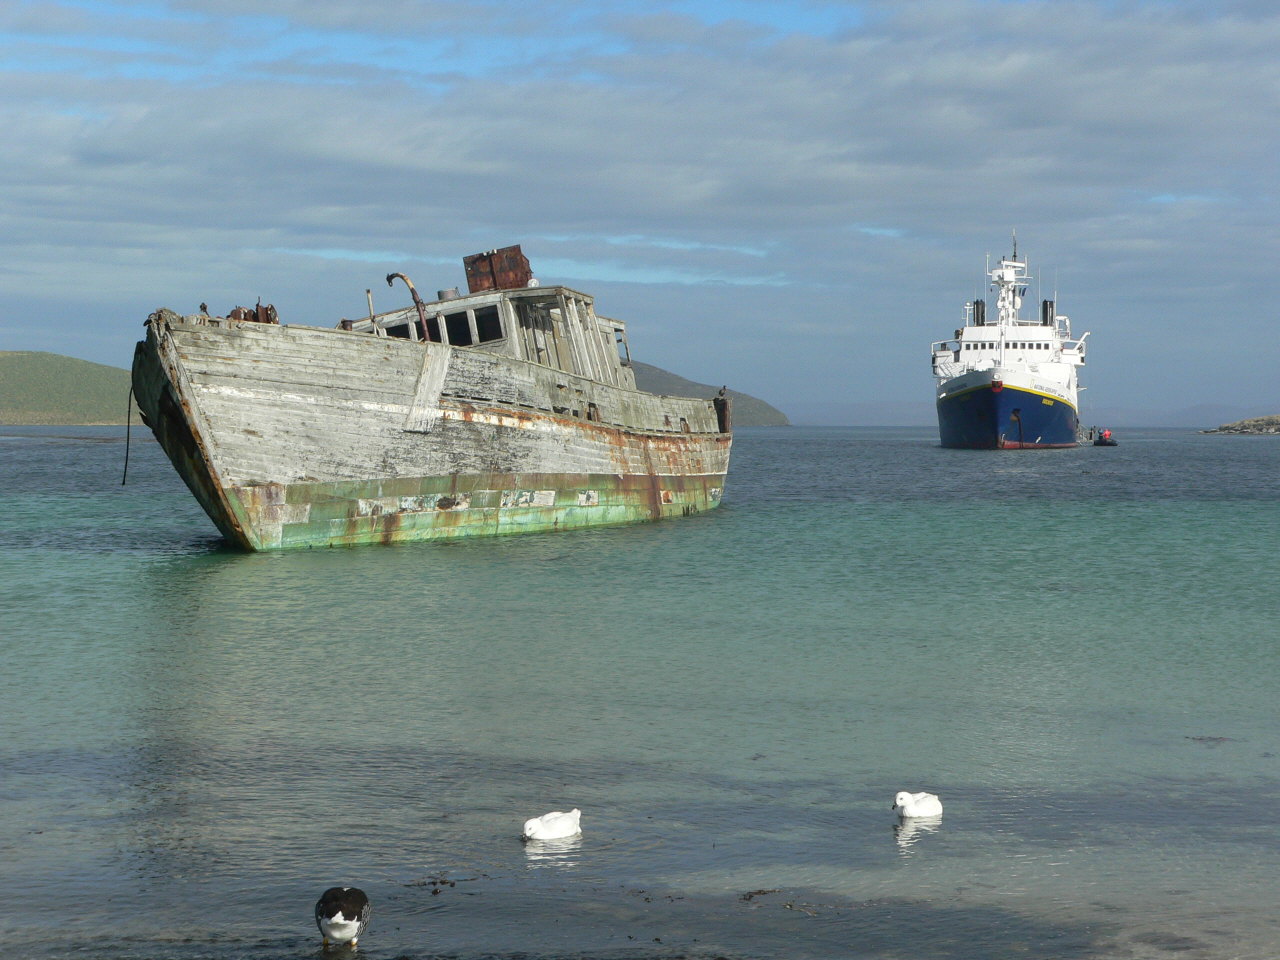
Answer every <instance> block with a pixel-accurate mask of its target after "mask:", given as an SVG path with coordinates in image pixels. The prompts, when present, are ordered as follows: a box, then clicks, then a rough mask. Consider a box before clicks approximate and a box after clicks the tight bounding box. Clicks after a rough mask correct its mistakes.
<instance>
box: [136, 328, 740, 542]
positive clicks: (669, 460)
mask: <svg viewBox="0 0 1280 960" xmlns="http://www.w3.org/2000/svg"><path fill="white" fill-rule="evenodd" d="M190 321H191V318H179V317H177V315H175V314H166V315H160V314H157V315H153V317H152V318H151V319H150V320H149V321H148V334H147V339H146V340H145V341H144V342H142V343H140V344H138V348H137V350H136V352H135V357H134V369H133V383H134V392H135V396H136V398H137V401H138V406H139V409H140V410H141V411H142V413H143V416H144V418H145V420H146V422H147V423H148V425H149V426H150V427H151V428H152V430H153V432H154V433H155V435H156V438H157V440H158V441H159V443H160V445H161V447H162V448H163V449H164V451H165V453H166V454H167V455H168V457H169V459H170V461H171V462H172V463H173V464H174V466H175V468H176V469H177V471H178V473H179V475H181V476H182V478H183V480H184V481H185V482H186V484H187V486H188V487H189V488H190V489H191V490H192V492H193V494H194V495H195V496H196V498H197V500H198V501H199V502H200V504H201V505H202V506H203V507H204V509H205V511H206V512H207V513H208V514H209V516H210V518H211V519H212V520H213V522H214V523H215V525H216V526H217V527H218V529H219V530H220V531H221V532H222V534H223V536H224V537H226V538H227V539H228V540H229V541H230V542H231V543H233V544H235V545H237V546H239V547H241V548H244V549H249V550H262V549H278V548H290V547H316V546H331V545H340V544H341V545H350V544H361V543H375V542H386V543H391V542H402V541H413V540H430V539H437V538H447V537H456V536H470V535H493V534H507V533H519V532H533V531H545V530H562V529H570V528H576V527H586V526H597V525H605V524H620V523H630V522H636V521H641V520H655V519H660V518H663V517H671V516H686V515H690V514H694V513H700V512H702V511H705V510H709V509H712V508H714V507H716V506H718V505H719V503H720V498H721V493H722V491H723V486H724V478H725V473H726V471H727V469H728V461H729V451H730V446H731V442H732V441H731V435H730V434H729V433H728V432H727V431H723V432H722V430H721V426H727V424H726V423H724V421H725V420H727V416H724V415H718V413H717V410H716V406H715V404H714V403H713V402H712V401H706V400H693V399H684V398H672V397H659V396H654V395H652V394H647V393H643V392H641V391H636V390H631V389H626V388H623V387H618V386H614V385H610V384H603V383H599V382H597V381H594V380H588V379H585V378H581V377H575V376H572V375H569V374H566V373H564V372H563V371H559V370H555V369H551V368H547V367H543V366H540V365H537V364H532V363H527V362H524V361H519V360H513V359H510V358H506V357H501V356H495V355H493V354H487V353H483V352H479V351H474V350H465V349H459V348H453V347H449V346H446V345H443V344H438V343H430V342H414V341H405V340H396V339H390V338H385V337H375V336H370V335H368V334H362V333H352V332H348V331H343V330H328V329H322V328H315V327H301V326H287V327H283V326H278V325H272V324H261V323H250V322H240V321H235V320H217V321H203V322H190Z"/></svg>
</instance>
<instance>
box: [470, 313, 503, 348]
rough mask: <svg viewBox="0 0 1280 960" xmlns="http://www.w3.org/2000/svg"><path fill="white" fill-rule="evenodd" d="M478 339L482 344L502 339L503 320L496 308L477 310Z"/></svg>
mask: <svg viewBox="0 0 1280 960" xmlns="http://www.w3.org/2000/svg"><path fill="white" fill-rule="evenodd" d="M475 313H476V339H477V340H478V341H479V342H480V343H488V342H489V341H490V340H501V339H502V319H501V318H500V317H499V316H498V308H497V307H496V306H490V307H479V308H478V309H477V310H476V312H475Z"/></svg>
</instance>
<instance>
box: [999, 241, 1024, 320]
mask: <svg viewBox="0 0 1280 960" xmlns="http://www.w3.org/2000/svg"><path fill="white" fill-rule="evenodd" d="M990 277H991V286H992V287H993V288H994V289H995V291H996V315H997V317H998V319H999V323H1000V325H1001V326H1013V325H1014V324H1016V323H1017V322H1018V310H1019V309H1020V308H1021V307H1022V298H1023V297H1024V296H1025V295H1026V292H1027V288H1026V285H1025V284H1026V280H1027V265H1026V262H1025V261H1022V260H1019V259H1018V235H1017V233H1014V235H1013V254H1012V256H1008V257H1001V258H1000V264H999V266H997V267H996V268H995V269H994V270H992V271H991V272H990Z"/></svg>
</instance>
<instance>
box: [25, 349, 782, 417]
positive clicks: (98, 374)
mask: <svg viewBox="0 0 1280 960" xmlns="http://www.w3.org/2000/svg"><path fill="white" fill-rule="evenodd" d="M632 368H633V369H634V370H635V374H636V384H637V385H638V386H639V387H640V389H641V390H646V391H648V392H649V393H660V394H666V395H667V396H673V397H713V396H715V394H716V393H717V391H719V389H720V387H719V385H716V386H712V385H710V384H706V383H696V382H694V381H693V380H686V379H685V378H684V377H680V376H677V375H676V374H674V373H670V372H668V371H666V370H663V369H661V368H660V367H655V366H651V365H650V364H647V363H633V364H632ZM726 392H727V393H728V395H729V396H730V397H731V398H732V399H733V424H734V426H736V427H782V426H787V425H789V424H790V421H789V420H788V419H787V416H786V414H784V413H783V412H782V411H781V410H778V409H777V408H776V407H773V406H770V405H769V404H767V403H765V402H764V401H763V400H759V399H757V398H756V397H752V396H750V395H748V394H745V393H739V392H738V391H736V390H728V391H726ZM128 400H129V371H128V370H124V369H121V368H120V367H112V366H108V365H106V364H104V363H90V362H89V361H88V360H77V359H75V358H74V357H64V356H62V355H61V354H57V353H42V352H35V351H20V350H0V423H9V424H23V425H43V426H86V425H108V424H122V423H124V422H125V416H126V411H127V410H128V409H129V408H128V407H127V404H128ZM132 410H133V414H132V416H133V422H134V423H138V422H139V417H138V408H137V407H136V406H135V407H133V408H132Z"/></svg>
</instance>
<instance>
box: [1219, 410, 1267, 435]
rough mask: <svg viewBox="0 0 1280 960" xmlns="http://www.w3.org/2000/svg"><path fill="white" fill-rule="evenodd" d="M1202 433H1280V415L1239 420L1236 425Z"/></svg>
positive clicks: (1229, 424)
mask: <svg viewBox="0 0 1280 960" xmlns="http://www.w3.org/2000/svg"><path fill="white" fill-rule="evenodd" d="M1200 432H1201V433H1249V434H1255V433H1280V414H1277V415H1276V416H1272V417H1250V418H1249V419H1248V420H1237V421H1236V422H1235V423H1224V424H1223V425H1222V426H1220V427H1215V428H1214V429H1212V430H1201V431H1200Z"/></svg>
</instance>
